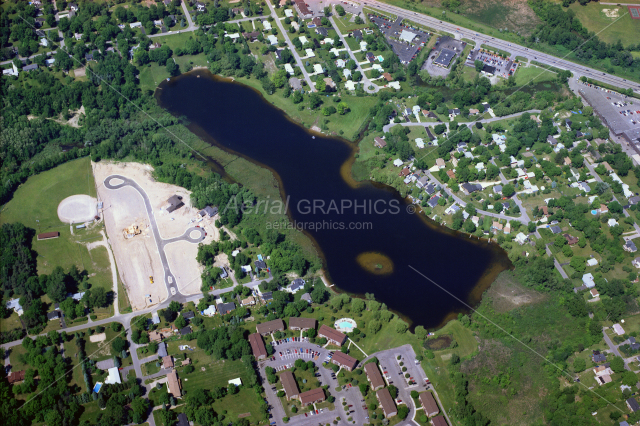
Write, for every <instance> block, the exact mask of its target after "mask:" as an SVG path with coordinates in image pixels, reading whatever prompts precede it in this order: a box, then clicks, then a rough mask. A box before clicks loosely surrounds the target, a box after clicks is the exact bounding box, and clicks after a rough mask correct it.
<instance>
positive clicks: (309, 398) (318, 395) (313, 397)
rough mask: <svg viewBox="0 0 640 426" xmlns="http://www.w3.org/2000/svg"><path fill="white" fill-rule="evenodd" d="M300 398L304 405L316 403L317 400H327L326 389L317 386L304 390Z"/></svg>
mask: <svg viewBox="0 0 640 426" xmlns="http://www.w3.org/2000/svg"><path fill="white" fill-rule="evenodd" d="M298 398H300V403H301V404H302V406H307V405H309V404H315V403H317V402H322V401H324V400H325V395H324V389H322V388H315V389H311V390H308V391H306V392H302V393H301V394H300V395H299V396H298Z"/></svg>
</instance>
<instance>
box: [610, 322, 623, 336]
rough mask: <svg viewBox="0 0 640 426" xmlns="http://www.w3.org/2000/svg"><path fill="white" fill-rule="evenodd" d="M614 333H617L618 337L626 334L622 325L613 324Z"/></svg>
mask: <svg viewBox="0 0 640 426" xmlns="http://www.w3.org/2000/svg"><path fill="white" fill-rule="evenodd" d="M613 331H615V332H616V334H617V335H618V336H622V335H623V334H624V328H622V326H621V325H620V324H613Z"/></svg>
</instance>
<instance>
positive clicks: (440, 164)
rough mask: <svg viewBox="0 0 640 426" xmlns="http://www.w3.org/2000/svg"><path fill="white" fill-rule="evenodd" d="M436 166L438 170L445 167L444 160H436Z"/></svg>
mask: <svg viewBox="0 0 640 426" xmlns="http://www.w3.org/2000/svg"><path fill="white" fill-rule="evenodd" d="M436 166H438V168H440V169H444V167H445V162H444V160H443V159H442V158H438V159H436Z"/></svg>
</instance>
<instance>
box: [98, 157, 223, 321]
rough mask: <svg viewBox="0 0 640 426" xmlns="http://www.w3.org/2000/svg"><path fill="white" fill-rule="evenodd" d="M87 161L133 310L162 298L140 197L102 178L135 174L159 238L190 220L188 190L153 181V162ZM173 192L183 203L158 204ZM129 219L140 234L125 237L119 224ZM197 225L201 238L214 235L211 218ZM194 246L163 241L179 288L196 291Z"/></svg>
mask: <svg viewBox="0 0 640 426" xmlns="http://www.w3.org/2000/svg"><path fill="white" fill-rule="evenodd" d="M92 165H93V173H94V176H95V180H96V185H97V191H98V199H99V200H101V201H103V202H104V208H103V212H102V213H103V216H104V221H105V225H106V228H107V234H108V237H109V242H110V243H111V246H112V247H113V252H114V256H115V258H116V264H117V266H118V273H119V274H120V278H121V279H122V282H123V283H124V286H125V288H126V289H127V292H128V294H129V299H130V300H131V306H132V308H133V310H137V309H143V308H145V307H147V306H150V305H155V304H158V303H160V302H161V301H163V300H165V299H166V298H167V297H168V294H167V289H166V287H165V285H164V284H163V277H164V272H163V267H162V262H161V260H160V256H159V254H158V250H157V247H156V244H155V241H154V239H153V234H152V233H151V230H150V229H149V228H148V226H149V219H148V216H147V213H146V210H145V206H144V201H143V200H142V197H141V196H140V194H139V193H138V192H137V191H136V190H135V189H133V188H131V187H124V188H121V189H118V190H109V189H107V188H105V186H104V180H105V178H106V177H107V176H110V175H113V174H119V175H122V176H125V177H127V178H130V179H133V180H135V181H136V183H138V185H140V187H141V188H142V189H143V190H144V191H145V192H146V194H147V196H148V197H149V200H150V202H151V207H152V209H153V215H154V217H155V219H156V222H157V224H158V231H159V233H160V236H161V238H162V239H169V238H174V237H178V236H181V235H183V234H184V232H185V231H186V229H187V228H189V227H192V226H194V224H195V221H196V214H197V210H196V209H195V208H192V207H191V203H190V198H189V194H190V193H189V191H187V190H186V189H184V188H181V187H178V186H175V185H169V184H165V183H160V182H155V181H154V179H153V177H152V176H151V172H152V171H153V168H152V167H151V166H148V165H144V164H138V163H112V162H106V161H101V162H99V163H92ZM174 194H175V195H179V196H181V197H182V201H183V202H184V204H185V205H184V206H183V207H181V208H179V209H177V210H175V211H174V212H172V213H168V212H167V211H166V210H165V209H164V207H165V206H166V205H167V199H168V198H169V197H170V196H172V195H174ZM133 224H136V225H138V227H139V230H140V231H141V232H140V234H138V235H135V236H133V237H132V238H125V234H124V232H123V230H124V229H125V228H127V227H130V226H131V225H133ZM197 225H200V226H201V227H204V228H205V230H206V232H207V237H206V238H205V240H204V241H203V243H204V244H208V243H209V242H211V241H212V240H213V239H214V238H218V232H217V229H216V228H215V226H214V225H213V220H211V219H205V220H203V221H201V222H199V223H197ZM197 250H198V248H197V245H196V244H192V243H188V242H186V241H178V242H175V243H172V244H169V245H167V246H166V249H165V253H166V255H167V259H168V262H169V266H170V268H171V271H172V272H173V274H174V276H175V277H176V280H177V285H178V288H179V289H180V292H181V293H183V294H192V293H197V292H199V291H200V286H201V279H200V274H201V271H200V266H199V265H198V263H197V261H196V254H197ZM149 277H153V278H154V284H151V282H150V278H149ZM148 295H150V297H149V296H148ZM150 300H151V301H150Z"/></svg>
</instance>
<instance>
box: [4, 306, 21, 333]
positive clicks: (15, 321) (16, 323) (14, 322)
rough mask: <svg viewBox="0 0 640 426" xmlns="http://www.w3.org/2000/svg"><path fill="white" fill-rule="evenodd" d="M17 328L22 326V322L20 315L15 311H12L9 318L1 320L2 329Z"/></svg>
mask: <svg viewBox="0 0 640 426" xmlns="http://www.w3.org/2000/svg"><path fill="white" fill-rule="evenodd" d="M15 328H22V323H21V322H20V317H19V316H18V314H17V313H15V312H14V311H11V315H9V318H6V319H3V320H2V321H0V331H1V332H5V331H11V330H13V329H15Z"/></svg>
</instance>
